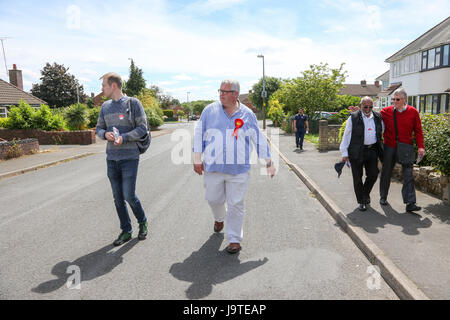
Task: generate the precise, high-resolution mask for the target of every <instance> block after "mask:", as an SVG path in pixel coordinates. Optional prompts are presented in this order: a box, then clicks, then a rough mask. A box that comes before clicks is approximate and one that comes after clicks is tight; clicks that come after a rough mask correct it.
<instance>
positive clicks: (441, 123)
mask: <svg viewBox="0 0 450 320" xmlns="http://www.w3.org/2000/svg"><path fill="white" fill-rule="evenodd" d="M422 128H423V135H424V144H425V150H426V154H425V157H424V158H423V160H422V162H421V163H420V165H430V166H433V167H435V168H436V169H437V170H439V171H441V172H442V173H443V174H445V175H447V176H448V175H450V113H446V114H437V115H422Z"/></svg>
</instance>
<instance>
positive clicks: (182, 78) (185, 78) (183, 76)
mask: <svg viewBox="0 0 450 320" xmlns="http://www.w3.org/2000/svg"><path fill="white" fill-rule="evenodd" d="M173 78H174V79H175V80H180V81H188V80H192V78H191V77H189V76H188V75H187V74H185V73H182V74H178V75H176V76H174V77H173Z"/></svg>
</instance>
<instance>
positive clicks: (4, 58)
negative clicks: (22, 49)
mask: <svg viewBox="0 0 450 320" xmlns="http://www.w3.org/2000/svg"><path fill="white" fill-rule="evenodd" d="M6 39H9V37H1V38H0V41H1V42H2V49H3V60H4V61H5V70H6V80H7V78H8V66H7V64H6V54H5V46H4V45H3V41H5V40H6Z"/></svg>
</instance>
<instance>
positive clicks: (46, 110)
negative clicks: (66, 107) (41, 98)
mask: <svg viewBox="0 0 450 320" xmlns="http://www.w3.org/2000/svg"><path fill="white" fill-rule="evenodd" d="M32 122H33V128H34V129H41V130H45V131H58V130H59V131H62V130H65V129H66V128H67V127H66V124H65V121H64V119H63V118H62V117H61V116H58V115H53V114H52V112H51V110H50V107H49V106H46V105H41V107H40V108H39V109H37V110H36V111H35V112H34V115H33V119H32Z"/></svg>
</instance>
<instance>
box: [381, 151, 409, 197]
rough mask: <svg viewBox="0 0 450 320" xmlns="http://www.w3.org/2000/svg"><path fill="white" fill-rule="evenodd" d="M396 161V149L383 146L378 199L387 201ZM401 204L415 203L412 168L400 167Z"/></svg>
mask: <svg viewBox="0 0 450 320" xmlns="http://www.w3.org/2000/svg"><path fill="white" fill-rule="evenodd" d="M396 161H397V149H394V148H391V147H388V146H387V145H384V158H383V168H382V169H381V177H380V198H384V199H387V196H388V193H389V187H390V185H391V177H392V170H393V169H394V166H395V162H396ZM402 175H403V187H402V197H403V203H405V204H406V203H416V189H415V187H414V175H413V166H412V165H411V166H405V165H402Z"/></svg>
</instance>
